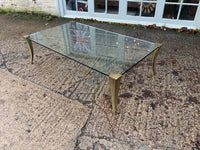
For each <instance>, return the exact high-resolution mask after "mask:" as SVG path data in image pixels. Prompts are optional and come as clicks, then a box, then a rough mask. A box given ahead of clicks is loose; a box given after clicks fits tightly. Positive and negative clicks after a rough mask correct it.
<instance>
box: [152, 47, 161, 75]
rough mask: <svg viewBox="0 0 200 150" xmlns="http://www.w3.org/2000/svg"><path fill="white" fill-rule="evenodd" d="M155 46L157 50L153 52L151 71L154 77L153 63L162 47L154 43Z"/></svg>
mask: <svg viewBox="0 0 200 150" xmlns="http://www.w3.org/2000/svg"><path fill="white" fill-rule="evenodd" d="M156 46H157V49H156V50H155V51H154V52H153V55H152V69H153V74H154V75H155V74H156V71H155V61H156V58H157V56H158V52H159V50H160V47H161V46H162V44H160V43H156Z"/></svg>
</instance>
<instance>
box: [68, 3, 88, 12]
mask: <svg viewBox="0 0 200 150" xmlns="http://www.w3.org/2000/svg"><path fill="white" fill-rule="evenodd" d="M66 6H67V10H72V11H85V12H87V11H88V1H87V0H66Z"/></svg>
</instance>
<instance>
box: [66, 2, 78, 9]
mask: <svg viewBox="0 0 200 150" xmlns="http://www.w3.org/2000/svg"><path fill="white" fill-rule="evenodd" d="M66 6H67V10H76V3H75V0H66Z"/></svg>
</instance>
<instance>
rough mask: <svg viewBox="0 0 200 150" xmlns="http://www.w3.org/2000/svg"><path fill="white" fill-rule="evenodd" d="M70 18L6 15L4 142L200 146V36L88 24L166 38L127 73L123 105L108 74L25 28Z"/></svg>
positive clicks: (0, 44)
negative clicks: (30, 38)
mask: <svg viewBox="0 0 200 150" xmlns="http://www.w3.org/2000/svg"><path fill="white" fill-rule="evenodd" d="M68 21H69V20H67V19H65V20H63V19H54V20H53V21H51V22H49V23H48V25H47V24H46V23H47V22H46V21H45V20H42V19H38V18H33V19H27V18H22V17H21V18H17V17H11V16H6V15H0V149H6V150H7V149H9V150H10V149H13V150H18V149H20V150H23V149H24V150H29V149H30V150H38V149H41V150H44V149H45V150H46V149H58V150H61V149H65V150H72V149H78V150H90V149H94V150H108V149H109V150H110V149H111V150H123V149H124V150H150V149H159V150H160V149H163V150H166V149H167V150H172V149H181V150H182V149H185V150H190V149H191V150H192V149H200V59H199V58H200V42H199V41H200V37H199V36H195V35H186V34H183V33H177V32H172V31H161V30H153V29H137V30H136V29H133V28H124V27H123V26H119V25H112V24H102V23H101V24H100V23H95V22H86V23H87V24H90V25H93V26H96V27H99V28H103V29H107V30H110V31H114V32H118V33H122V34H126V35H129V36H133V37H136V38H140V39H144V40H148V41H152V42H159V43H162V44H163V47H162V48H161V50H160V53H159V56H158V59H157V63H156V64H157V66H156V70H157V75H156V76H153V73H152V70H151V56H148V57H147V58H146V59H145V60H144V61H142V62H140V63H139V64H138V65H137V66H136V67H134V68H133V69H131V70H130V71H129V72H127V73H126V74H125V75H124V76H123V77H122V82H121V85H120V94H119V95H120V103H119V105H118V113H117V114H116V115H114V114H113V113H112V109H111V103H110V101H109V100H110V96H109V86H108V81H107V78H106V77H105V76H104V75H102V74H100V73H98V72H95V71H93V70H91V69H89V68H87V67H85V66H83V65H80V64H78V63H76V62H74V61H72V60H69V59H67V58H65V57H63V56H61V55H59V54H56V53H54V52H52V51H51V50H48V49H46V48H44V47H42V46H39V45H37V44H33V46H34V50H35V60H34V64H33V65H32V64H30V60H29V51H28V47H27V45H26V42H25V41H24V39H23V36H24V35H27V34H30V33H34V32H37V31H41V30H43V29H46V28H50V27H53V26H56V25H59V24H62V23H65V22H68Z"/></svg>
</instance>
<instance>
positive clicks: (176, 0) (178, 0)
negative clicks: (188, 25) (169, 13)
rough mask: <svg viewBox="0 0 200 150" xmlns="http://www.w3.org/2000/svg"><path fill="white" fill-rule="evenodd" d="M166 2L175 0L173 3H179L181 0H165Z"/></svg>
mask: <svg viewBox="0 0 200 150" xmlns="http://www.w3.org/2000/svg"><path fill="white" fill-rule="evenodd" d="M166 2H175V3H180V2H181V0H166Z"/></svg>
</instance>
